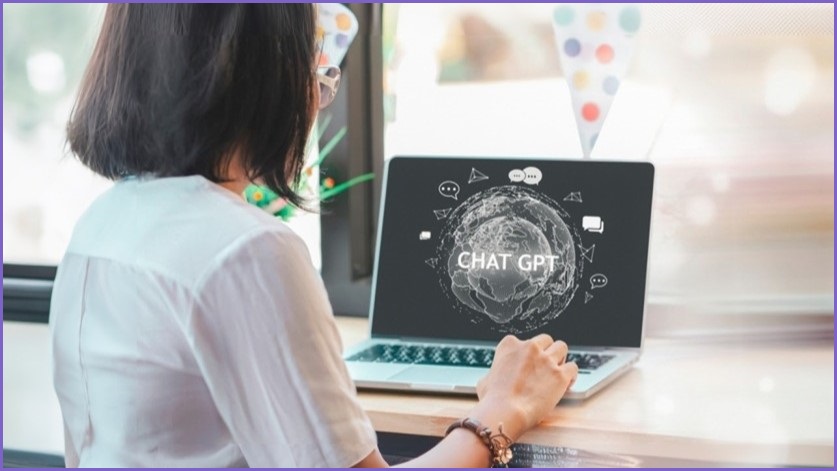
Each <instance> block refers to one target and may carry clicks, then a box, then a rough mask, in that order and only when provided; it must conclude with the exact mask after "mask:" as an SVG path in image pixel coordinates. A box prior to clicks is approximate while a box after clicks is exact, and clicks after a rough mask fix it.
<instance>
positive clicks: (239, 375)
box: [50, 176, 376, 467]
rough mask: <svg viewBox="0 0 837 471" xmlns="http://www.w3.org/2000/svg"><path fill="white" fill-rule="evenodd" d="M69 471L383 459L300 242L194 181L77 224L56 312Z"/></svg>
mask: <svg viewBox="0 0 837 471" xmlns="http://www.w3.org/2000/svg"><path fill="white" fill-rule="evenodd" d="M50 324H51V329H52V347H53V362H54V364H53V376H54V382H55V390H56V392H57V393H58V399H59V402H60V404H61V411H62V414H63V416H64V424H65V439H66V457H65V459H66V462H67V466H70V467H75V466H85V467H87V466H91V467H122V466H124V467H158V466H164V467H223V466H236V467H239V466H253V467H276V466H297V467H313V466H329V467H345V466H351V465H352V464H355V463H357V462H358V461H360V460H361V459H363V458H364V457H365V456H367V455H368V454H369V453H371V452H372V451H373V450H374V448H375V446H376V440H375V432H374V430H373V429H372V426H371V424H370V422H369V419H368V417H367V416H366V414H365V413H364V411H363V410H362V409H361V407H360V405H359V403H358V401H357V397H356V393H355V390H354V386H353V385H352V382H351V380H350V379H349V375H348V372H347V370H346V366H345V364H344V363H343V360H342V358H341V355H340V352H341V350H342V346H341V341H340V337H339V335H338V332H337V328H336V325H335V322H334V319H333V317H332V311H331V306H330V305H329V302H328V298H327V296H326V292H325V288H324V286H323V283H322V281H321V279H320V278H319V276H318V274H317V273H316V271H315V269H314V268H313V266H312V264H311V261H310V257H309V254H308V251H307V248H306V247H305V244H304V243H303V242H302V240H301V239H300V238H299V237H298V236H297V235H295V234H294V233H293V232H292V231H291V230H290V229H289V228H288V227H287V226H286V225H284V224H283V223H282V222H280V221H278V220H277V219H276V218H274V217H271V216H270V215H268V214H267V213H265V212H263V211H261V210H259V209H257V208H255V207H252V206H250V205H249V204H247V203H246V202H244V201H243V200H242V199H241V198H239V197H238V196H237V195H235V194H234V193H232V192H230V191H228V190H226V189H224V188H222V187H220V186H218V185H216V184H214V183H212V182H209V181H208V180H206V179H204V178H202V177H199V176H192V177H180V178H161V179H129V180H125V181H121V182H119V183H117V184H116V185H114V187H113V188H112V189H111V190H109V191H108V192H107V193H105V194H104V195H102V196H101V197H100V198H98V199H97V200H96V201H95V202H94V203H93V204H92V206H91V207H90V208H89V209H88V210H87V212H86V213H85V214H84V216H83V217H82V218H81V220H80V221H79V222H78V224H77V225H76V228H75V231H74V233H73V238H72V241H71V243H70V246H69V248H68V249H67V254H66V255H65V257H64V259H63V260H62V262H61V264H60V266H59V268H58V274H57V276H56V280H55V286H54V289H53V295H52V307H51V310H50Z"/></svg>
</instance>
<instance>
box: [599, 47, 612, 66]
mask: <svg viewBox="0 0 837 471" xmlns="http://www.w3.org/2000/svg"><path fill="white" fill-rule="evenodd" d="M596 60H597V61H599V62H601V63H602V64H607V63H609V62H610V61H612V60H613V48H612V47H610V45H609V44H602V45H601V46H599V47H597V48H596Z"/></svg>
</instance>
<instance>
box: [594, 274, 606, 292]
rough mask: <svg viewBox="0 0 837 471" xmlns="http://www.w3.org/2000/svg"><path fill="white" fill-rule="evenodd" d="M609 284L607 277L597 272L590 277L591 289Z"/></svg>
mask: <svg viewBox="0 0 837 471" xmlns="http://www.w3.org/2000/svg"><path fill="white" fill-rule="evenodd" d="M606 285H607V277H606V276H604V275H602V274H601V273H596V274H595V275H593V276H591V277H590V289H596V288H604V287H605V286H606Z"/></svg>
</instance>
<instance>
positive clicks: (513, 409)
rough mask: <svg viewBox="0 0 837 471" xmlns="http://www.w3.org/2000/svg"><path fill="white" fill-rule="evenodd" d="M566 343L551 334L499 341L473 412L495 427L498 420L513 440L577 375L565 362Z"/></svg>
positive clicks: (549, 407) (548, 408)
mask: <svg viewBox="0 0 837 471" xmlns="http://www.w3.org/2000/svg"><path fill="white" fill-rule="evenodd" d="M566 358H567V344H566V343H564V342H562V341H560V340H558V341H553V340H552V337H550V336H549V335H546V334H541V335H538V336H536V337H534V338H532V339H529V340H520V339H518V338H517V337H514V336H511V335H509V336H506V337H505V338H504V339H503V340H501V341H500V343H499V345H497V349H496V351H495V353H494V361H493V363H492V365H491V370H489V372H488V374H487V375H486V376H485V377H484V378H482V380H480V382H479V383H478V384H477V394H478V395H479V398H480V402H479V404H478V405H477V406H476V407H475V408H474V410H473V411H472V414H471V417H473V418H474V419H476V420H478V421H480V422H481V423H482V424H483V425H485V426H488V427H490V428H491V429H492V430H494V431H495V432H496V431H497V427H498V425H499V423H502V424H503V431H504V433H505V434H506V435H508V436H509V437H510V438H511V439H512V440H517V439H518V438H519V437H520V436H521V435H522V434H523V433H524V432H525V431H527V430H529V429H530V428H532V427H534V426H535V425H537V424H538V422H540V421H541V420H542V419H543V418H544V417H545V416H546V414H547V413H549V411H551V410H552V409H553V408H554V407H555V405H556V404H558V401H559V400H561V398H562V397H563V396H564V393H566V391H567V389H569V387H570V386H572V384H573V383H574V382H575V379H576V377H577V376H578V366H577V365H576V364H575V363H566Z"/></svg>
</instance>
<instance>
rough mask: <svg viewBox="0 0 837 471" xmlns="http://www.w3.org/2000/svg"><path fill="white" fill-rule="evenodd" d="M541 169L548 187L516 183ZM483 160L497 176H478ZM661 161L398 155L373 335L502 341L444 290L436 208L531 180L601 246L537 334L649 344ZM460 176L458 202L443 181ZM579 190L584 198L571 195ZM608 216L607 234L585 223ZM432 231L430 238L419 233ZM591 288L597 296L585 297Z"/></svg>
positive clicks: (390, 180) (390, 182)
mask: <svg viewBox="0 0 837 471" xmlns="http://www.w3.org/2000/svg"><path fill="white" fill-rule="evenodd" d="M529 166H533V167H537V168H539V169H540V170H541V172H542V173H543V179H542V180H541V181H540V182H539V184H538V185H527V184H525V183H524V182H520V183H511V182H510V181H509V176H508V175H509V172H510V171H511V170H513V169H523V168H525V167H529ZM472 168H476V169H477V170H479V171H480V172H482V173H483V174H485V175H486V176H488V177H489V179H488V180H483V181H480V182H475V183H472V184H469V183H468V180H469V176H470V174H471V169H472ZM653 178H654V168H653V166H652V165H651V164H649V163H644V162H601V161H599V162H597V161H589V160H524V159H520V160H518V159H471V158H423V157H421V158H420V157H396V158H393V159H391V160H390V161H389V164H388V169H387V182H386V195H385V204H384V214H383V221H384V224H383V226H382V232H381V234H380V245H379V259H378V265H377V278H376V279H377V286H376V287H375V292H374V299H373V303H374V304H373V327H372V330H373V333H374V334H375V335H379V336H396V337H416V338H446V339H471V340H492V341H493V340H499V339H500V338H502V337H503V336H504V333H503V332H498V331H496V330H493V329H491V328H490V327H489V326H486V325H475V324H473V323H472V322H469V320H468V319H467V317H466V316H464V315H462V313H461V312H458V311H457V310H456V309H453V308H452V306H451V305H450V303H451V300H450V299H449V298H448V297H445V296H444V295H443V293H442V288H441V286H440V283H439V276H438V274H437V272H436V271H435V270H433V269H431V268H430V267H428V266H427V265H426V264H425V260H427V259H428V258H430V257H433V255H434V253H435V249H436V245H437V244H438V238H437V236H438V234H439V231H440V229H441V228H442V227H443V225H444V221H443V220H438V219H437V218H436V216H435V215H434V212H433V211H434V210H436V209H441V208H450V207H453V208H455V207H456V206H457V205H459V204H461V203H462V202H463V201H464V200H466V199H467V198H468V197H470V196H471V195H473V194H475V193H478V192H479V191H482V190H485V189H488V188H492V187H496V186H501V185H509V184H511V185H521V186H524V187H526V188H529V189H532V190H535V191H539V192H541V193H543V194H545V195H546V196H549V197H550V198H552V199H553V200H555V201H556V202H557V203H559V205H560V206H561V207H563V208H564V209H565V210H566V211H567V213H569V215H570V217H571V219H572V222H573V224H574V225H575V226H576V227H577V229H578V232H579V234H580V236H581V240H582V244H583V245H584V246H590V245H592V244H596V249H595V255H594V258H593V263H589V262H587V261H585V264H584V270H583V276H582V278H581V285H580V286H579V288H578V290H577V291H576V294H575V296H574V298H573V299H572V301H571V302H570V303H569V305H568V307H567V308H566V309H565V310H564V311H563V313H561V315H560V316H558V317H557V318H556V319H554V320H552V321H551V322H550V323H548V324H547V325H546V326H544V327H541V328H539V329H538V330H537V331H532V332H528V333H521V334H518V335H519V336H521V337H526V338H528V337H531V336H533V335H536V334H538V333H541V332H546V333H548V334H550V335H552V336H553V337H555V338H560V339H563V340H565V341H566V342H567V343H568V344H570V345H587V346H597V345H602V346H622V347H639V346H640V341H641V335H642V315H643V309H644V299H645V275H646V265H647V257H648V238H649V225H650V217H651V196H652V187H653ZM446 180H452V181H455V182H457V183H458V184H459V186H460V189H461V190H460V193H459V197H458V200H457V201H454V200H452V199H450V198H446V197H443V196H442V195H441V194H440V193H439V184H440V183H442V182H443V181H446ZM574 191H579V192H581V195H582V200H583V201H582V203H573V202H565V201H563V199H564V198H565V196H567V194H569V193H570V192H574ZM589 215H596V216H601V217H602V219H603V221H604V232H603V233H602V234H598V233H591V232H587V231H584V230H582V223H581V220H582V216H589ZM422 231H430V232H431V234H432V238H431V239H430V240H419V234H420V233H421V232H422ZM594 273H603V274H605V275H606V276H607V278H608V284H607V286H605V287H603V288H599V289H595V290H591V289H590V276H591V275H593V274H594ZM585 292H590V293H591V294H592V295H593V297H592V298H591V299H590V300H589V301H588V302H587V303H585Z"/></svg>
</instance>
